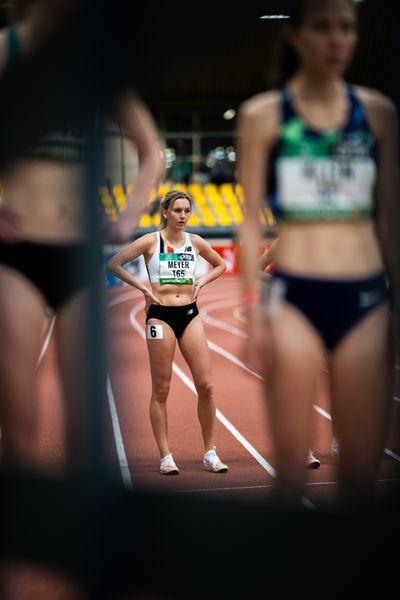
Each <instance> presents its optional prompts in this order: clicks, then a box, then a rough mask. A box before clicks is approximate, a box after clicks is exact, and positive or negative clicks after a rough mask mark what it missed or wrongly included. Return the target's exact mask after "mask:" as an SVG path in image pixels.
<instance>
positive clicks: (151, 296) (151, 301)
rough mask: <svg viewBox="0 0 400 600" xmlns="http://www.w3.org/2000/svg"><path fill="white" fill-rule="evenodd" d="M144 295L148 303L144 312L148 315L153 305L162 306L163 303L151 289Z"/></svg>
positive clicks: (145, 291) (144, 292)
mask: <svg viewBox="0 0 400 600" xmlns="http://www.w3.org/2000/svg"><path fill="white" fill-rule="evenodd" d="M143 294H144V299H145V302H146V304H145V307H144V312H145V313H146V315H147V312H148V310H149V308H150V306H151V305H152V304H161V302H160V301H159V299H158V298H156V297H155V295H154V294H153V292H152V291H151V290H149V289H146V290H144V291H143Z"/></svg>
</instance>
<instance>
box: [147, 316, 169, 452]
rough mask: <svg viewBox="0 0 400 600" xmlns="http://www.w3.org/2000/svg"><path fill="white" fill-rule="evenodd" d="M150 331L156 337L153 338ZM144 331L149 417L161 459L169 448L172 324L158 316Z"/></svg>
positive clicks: (149, 322)
mask: <svg viewBox="0 0 400 600" xmlns="http://www.w3.org/2000/svg"><path fill="white" fill-rule="evenodd" d="M151 326H153V329H151ZM154 326H157V327H154ZM149 328H150V331H149ZM152 332H153V333H154V334H155V337H152V335H151V334H152ZM146 334H147V335H146V337H147V348H148V350H149V358H150V370H151V383H152V392H151V400H150V420H151V426H152V428H153V433H154V437H155V439H156V443H157V446H158V449H159V451H160V457H161V458H163V457H164V456H166V455H167V454H169V452H170V450H169V447H168V420H167V398H168V394H169V386H170V382H171V376H172V363H173V359H174V354H175V347H176V337H175V334H174V332H173V330H172V329H171V327H170V326H169V325H168V324H167V323H165V322H164V321H160V320H158V319H149V321H148V322H147V326H146Z"/></svg>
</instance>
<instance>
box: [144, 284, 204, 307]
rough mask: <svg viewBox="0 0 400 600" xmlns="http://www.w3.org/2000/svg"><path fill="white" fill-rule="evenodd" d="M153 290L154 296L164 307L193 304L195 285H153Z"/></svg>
mask: <svg viewBox="0 0 400 600" xmlns="http://www.w3.org/2000/svg"><path fill="white" fill-rule="evenodd" d="M151 289H152V291H153V294H154V295H155V296H156V298H158V299H159V300H160V302H161V304H163V305H164V306H182V305H184V304H190V303H191V302H193V300H192V296H193V290H194V286H193V285H188V284H185V283H184V284H181V285H177V284H169V283H166V284H164V285H160V284H159V283H152V284H151Z"/></svg>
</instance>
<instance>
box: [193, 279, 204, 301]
mask: <svg viewBox="0 0 400 600" xmlns="http://www.w3.org/2000/svg"><path fill="white" fill-rule="evenodd" d="M202 287H203V284H202V283H201V282H200V281H196V283H195V284H194V288H193V296H192V301H193V302H196V300H197V297H198V295H199V292H200V290H201V288H202Z"/></svg>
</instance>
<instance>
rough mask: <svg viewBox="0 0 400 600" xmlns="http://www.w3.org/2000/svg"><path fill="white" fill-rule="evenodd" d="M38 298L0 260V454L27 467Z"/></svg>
mask: <svg viewBox="0 0 400 600" xmlns="http://www.w3.org/2000/svg"><path fill="white" fill-rule="evenodd" d="M43 325H44V302H43V299H42V296H41V294H40V292H39V291H38V290H37V289H36V288H35V286H34V285H33V284H32V283H31V282H30V281H29V280H27V279H26V278H25V277H23V276H22V275H20V274H19V273H18V272H16V271H14V270H13V269H10V268H8V267H5V266H3V265H0V426H1V431H2V437H1V459H2V460H3V461H7V462H12V463H14V464H19V465H21V466H31V465H32V464H33V462H34V456H35V439H34V435H35V432H34V428H35V406H34V390H35V385H34V382H35V371H36V367H37V361H38V357H39V353H40V346H41V343H42V341H43Z"/></svg>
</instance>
